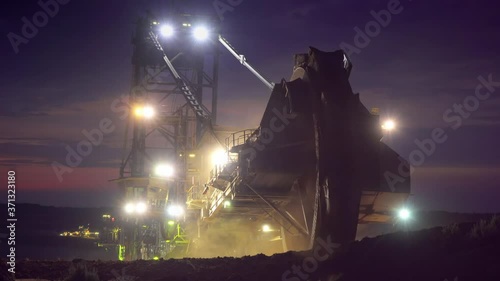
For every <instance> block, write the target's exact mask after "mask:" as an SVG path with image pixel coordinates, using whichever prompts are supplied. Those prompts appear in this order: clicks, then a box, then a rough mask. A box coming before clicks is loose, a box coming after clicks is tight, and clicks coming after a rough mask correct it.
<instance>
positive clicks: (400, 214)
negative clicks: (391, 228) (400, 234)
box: [398, 209, 410, 221]
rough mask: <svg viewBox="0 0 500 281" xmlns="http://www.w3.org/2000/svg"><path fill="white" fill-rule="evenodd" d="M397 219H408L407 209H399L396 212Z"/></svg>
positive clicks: (408, 212)
mask: <svg viewBox="0 0 500 281" xmlns="http://www.w3.org/2000/svg"><path fill="white" fill-rule="evenodd" d="M398 217H399V218H400V219H402V220H404V221H406V220H408V219H409V218H410V211H409V210H408V209H401V210H399V212H398Z"/></svg>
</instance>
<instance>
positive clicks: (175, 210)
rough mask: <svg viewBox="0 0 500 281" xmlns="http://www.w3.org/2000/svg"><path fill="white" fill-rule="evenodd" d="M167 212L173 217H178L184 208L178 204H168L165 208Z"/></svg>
mask: <svg viewBox="0 0 500 281" xmlns="http://www.w3.org/2000/svg"><path fill="white" fill-rule="evenodd" d="M167 213H168V214H169V215H170V216H173V217H180V216H182V214H184V208H182V207H181V206H179V205H170V206H169V207H168V209H167Z"/></svg>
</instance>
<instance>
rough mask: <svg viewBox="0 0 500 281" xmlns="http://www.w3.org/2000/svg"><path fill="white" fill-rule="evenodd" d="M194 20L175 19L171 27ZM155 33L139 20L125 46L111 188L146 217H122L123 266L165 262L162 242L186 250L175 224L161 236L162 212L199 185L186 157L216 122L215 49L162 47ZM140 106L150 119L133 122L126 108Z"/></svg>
mask: <svg viewBox="0 0 500 281" xmlns="http://www.w3.org/2000/svg"><path fill="white" fill-rule="evenodd" d="M195 19H196V18H195V17H192V16H189V15H180V16H177V17H175V18H173V19H172V20H177V21H188V20H195ZM157 28H158V26H157V21H156V20H155V19H153V18H152V17H150V16H148V17H144V18H140V19H139V20H138V22H137V24H136V30H135V34H134V37H133V40H132V43H133V46H134V52H133V58H132V65H133V74H132V84H131V90H130V96H129V106H130V114H129V120H128V123H127V125H126V129H125V141H124V146H123V151H124V152H123V156H122V162H121V165H120V171H119V179H118V180H116V181H117V183H118V185H119V187H120V188H121V190H122V192H123V203H126V202H129V201H134V200H135V201H137V200H142V201H144V202H146V204H147V206H148V209H149V210H148V214H147V215H144V216H125V217H124V218H123V227H122V229H121V235H120V247H119V248H120V249H121V252H122V253H121V255H122V256H123V257H124V259H126V260H134V259H138V258H153V256H154V257H158V256H165V255H166V253H167V252H168V251H169V248H170V247H169V246H168V245H165V241H171V242H172V245H175V244H176V243H175V242H176V241H175V240H176V239H177V240H179V239H181V240H182V243H177V244H186V238H185V237H184V236H183V235H181V234H180V233H182V231H180V230H179V229H180V226H179V225H178V222H177V230H178V231H177V232H176V235H175V237H173V238H172V239H169V238H168V237H164V236H165V234H164V233H165V232H166V231H165V229H166V223H165V222H166V220H167V219H168V218H166V217H165V213H164V212H165V208H166V206H167V205H169V204H170V203H172V202H176V203H179V204H185V198H186V192H187V190H188V189H189V187H190V186H189V185H190V184H191V183H192V182H196V181H200V179H195V177H196V176H197V175H196V173H195V174H193V173H192V172H190V171H188V167H187V160H188V157H189V156H188V155H190V153H191V152H192V151H195V150H196V149H197V147H198V145H199V142H200V139H201V137H202V136H203V134H204V133H205V132H207V131H210V130H211V127H212V125H213V124H214V123H215V121H216V116H217V95H218V71H219V50H218V45H217V44H211V42H206V44H203V45H201V44H198V45H195V46H193V44H191V45H190V44H189V42H188V43H187V44H183V43H182V42H171V41H168V40H163V39H162V38H160V37H158V36H157V35H156V31H157ZM183 39H184V40H188V39H189V38H183ZM172 69H174V71H172ZM186 92H188V93H189V95H187V94H186ZM205 105H208V106H205ZM140 106H151V107H152V108H154V111H155V115H154V116H153V118H151V119H147V118H141V117H139V116H135V114H134V109H135V108H136V107H140ZM161 162H163V163H164V162H167V163H170V164H172V165H173V166H174V169H175V176H174V177H173V178H172V179H168V180H167V179H162V178H158V177H156V176H155V174H154V173H153V169H154V166H155V165H156V164H158V163H161ZM148 237H149V240H148ZM146 240H148V241H146ZM123 248H124V249H123ZM123 251H124V252H125V253H123ZM152 255H153V256H152Z"/></svg>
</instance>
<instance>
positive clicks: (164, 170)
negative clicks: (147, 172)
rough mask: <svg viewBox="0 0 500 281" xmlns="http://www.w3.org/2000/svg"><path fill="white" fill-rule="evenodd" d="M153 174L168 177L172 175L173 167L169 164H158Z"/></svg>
mask: <svg viewBox="0 0 500 281" xmlns="http://www.w3.org/2000/svg"><path fill="white" fill-rule="evenodd" d="M155 175H157V176H159V177H162V178H170V177H171V176H173V175H174V168H173V167H172V166H170V165H166V164H160V165H158V166H156V168H155Z"/></svg>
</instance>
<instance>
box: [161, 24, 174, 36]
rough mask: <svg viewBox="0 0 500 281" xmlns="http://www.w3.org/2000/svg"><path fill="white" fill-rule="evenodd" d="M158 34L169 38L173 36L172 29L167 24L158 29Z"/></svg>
mask: <svg viewBox="0 0 500 281" xmlns="http://www.w3.org/2000/svg"><path fill="white" fill-rule="evenodd" d="M160 33H161V35H162V36H164V37H171V36H172V35H174V27H173V26H171V25H169V24H165V25H163V26H162V27H161V28H160Z"/></svg>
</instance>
